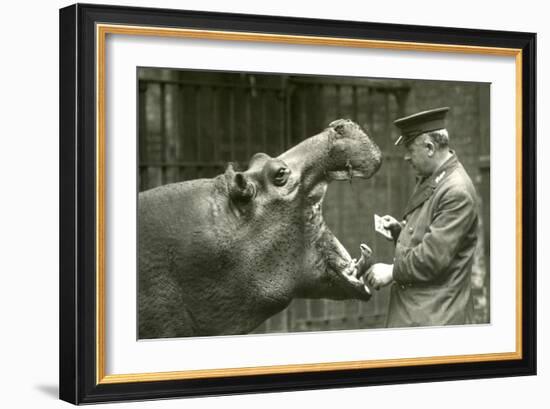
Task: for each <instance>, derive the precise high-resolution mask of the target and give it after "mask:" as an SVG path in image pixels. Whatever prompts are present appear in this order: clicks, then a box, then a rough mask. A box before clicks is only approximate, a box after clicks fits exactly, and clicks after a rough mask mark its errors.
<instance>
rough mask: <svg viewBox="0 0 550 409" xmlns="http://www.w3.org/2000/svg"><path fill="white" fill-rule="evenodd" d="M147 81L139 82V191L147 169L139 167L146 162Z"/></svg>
mask: <svg viewBox="0 0 550 409" xmlns="http://www.w3.org/2000/svg"><path fill="white" fill-rule="evenodd" d="M146 96H147V82H145V81H140V82H139V131H138V138H139V139H138V141H139V144H138V160H139V163H138V178H139V179H138V189H139V191H140V192H141V191H143V190H146V189H147V188H148V186H147V182H148V181H147V169H146V168H143V167H141V164H142V163H147V142H148V138H147V105H146V103H147V102H146Z"/></svg>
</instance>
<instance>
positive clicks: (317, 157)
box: [277, 120, 382, 300]
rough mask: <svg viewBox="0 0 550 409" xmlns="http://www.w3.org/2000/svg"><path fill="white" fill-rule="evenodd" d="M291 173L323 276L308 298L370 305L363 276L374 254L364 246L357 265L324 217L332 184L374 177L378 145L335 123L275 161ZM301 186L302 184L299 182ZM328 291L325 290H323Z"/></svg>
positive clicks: (343, 123)
mask: <svg viewBox="0 0 550 409" xmlns="http://www.w3.org/2000/svg"><path fill="white" fill-rule="evenodd" d="M277 159H278V160H281V161H282V162H283V163H285V164H286V165H287V166H288V167H289V169H290V170H291V172H292V173H294V174H297V175H300V178H299V183H300V185H301V190H302V192H305V193H306V195H307V202H308V204H309V205H310V206H311V207H310V209H309V210H308V211H306V221H305V230H306V237H307V241H309V242H310V244H311V245H312V247H313V248H314V251H313V257H314V263H313V264H314V270H317V271H318V272H322V271H325V272H326V273H327V274H326V275H325V276H323V275H322V274H321V277H324V280H323V279H322V278H321V280H320V281H324V282H325V285H319V286H317V287H316V288H315V290H317V291H315V290H313V289H312V287H311V286H309V287H308V290H307V291H305V293H306V296H308V297H314V296H320V297H327V298H333V299H345V298H358V299H362V300H368V299H369V298H370V296H371V291H370V289H369V287H368V286H367V285H366V284H365V283H364V282H363V279H362V277H363V274H364V273H365V271H366V270H367V269H368V268H369V267H370V266H371V265H372V259H371V255H372V251H371V250H370V248H369V247H368V246H367V245H366V244H361V245H360V251H361V254H360V257H359V260H356V259H353V258H352V257H351V256H350V254H349V253H348V251H347V250H346V249H345V248H344V246H343V245H342V244H341V243H340V241H339V240H338V239H337V238H336V236H335V235H334V234H333V233H332V232H331V231H330V229H329V228H328V227H327V226H326V224H325V222H324V220H323V217H322V203H323V199H324V197H325V193H326V190H327V186H328V184H329V183H330V182H331V181H335V180H336V181H342V180H351V179H352V178H354V177H359V178H365V179H366V178H370V177H371V176H372V175H373V174H374V173H376V171H377V170H378V169H379V167H380V165H381V162H382V155H381V152H380V149H379V148H378V146H377V145H376V144H375V143H374V142H373V141H372V140H371V139H370V138H369V137H368V135H367V134H366V133H365V132H364V131H363V130H362V129H361V128H360V127H359V126H358V125H357V124H355V123H354V122H352V121H349V120H337V121H334V122H332V123H331V124H330V125H329V127H328V128H327V129H325V130H324V131H323V132H322V133H320V134H318V135H315V136H313V137H311V138H308V139H307V140H305V141H303V142H302V143H300V144H299V145H297V146H295V147H294V148H292V149H290V150H289V151H287V152H285V153H284V154H282V155H281V156H279V157H278V158H277ZM297 183H298V182H297ZM323 290H324V291H323Z"/></svg>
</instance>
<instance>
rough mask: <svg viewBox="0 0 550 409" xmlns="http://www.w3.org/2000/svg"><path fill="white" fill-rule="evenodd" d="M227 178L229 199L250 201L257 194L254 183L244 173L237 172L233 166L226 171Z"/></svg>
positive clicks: (230, 165)
mask: <svg viewBox="0 0 550 409" xmlns="http://www.w3.org/2000/svg"><path fill="white" fill-rule="evenodd" d="M225 178H226V181H227V187H228V192H229V197H230V198H231V199H232V200H234V201H238V202H239V201H240V202H242V201H248V200H250V199H252V198H253V197H254V195H255V193H256V188H255V186H254V183H252V182H251V181H250V180H249V179H248V177H247V176H246V175H245V174H244V173H242V172H235V171H234V170H233V165H232V164H229V165H228V166H227V170H226V171H225Z"/></svg>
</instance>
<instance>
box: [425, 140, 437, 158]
mask: <svg viewBox="0 0 550 409" xmlns="http://www.w3.org/2000/svg"><path fill="white" fill-rule="evenodd" d="M424 143H425V144H426V149H428V156H429V157H432V156H434V154H435V143H433V141H430V140H427V141H425V142H424Z"/></svg>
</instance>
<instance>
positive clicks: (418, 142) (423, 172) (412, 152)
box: [404, 134, 433, 177]
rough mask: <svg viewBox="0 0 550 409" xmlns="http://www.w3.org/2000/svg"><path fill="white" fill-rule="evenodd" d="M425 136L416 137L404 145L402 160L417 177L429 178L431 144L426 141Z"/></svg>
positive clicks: (431, 153) (431, 169) (431, 168)
mask: <svg viewBox="0 0 550 409" xmlns="http://www.w3.org/2000/svg"><path fill="white" fill-rule="evenodd" d="M426 137H427V135H426V134H422V135H418V136H417V137H416V138H414V140H413V141H412V142H410V143H408V144H406V145H405V156H404V159H405V161H406V162H408V163H409V164H410V165H411V166H412V168H413V169H414V172H415V173H416V175H417V176H421V177H426V176H430V175H431V174H432V171H433V166H432V165H433V164H432V162H433V160H432V156H433V143H431V142H430V141H428V140H426Z"/></svg>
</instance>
